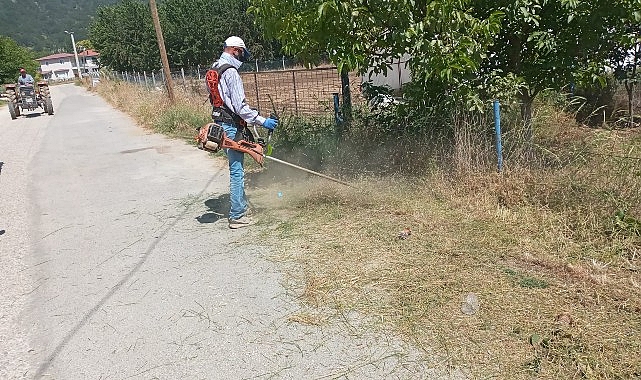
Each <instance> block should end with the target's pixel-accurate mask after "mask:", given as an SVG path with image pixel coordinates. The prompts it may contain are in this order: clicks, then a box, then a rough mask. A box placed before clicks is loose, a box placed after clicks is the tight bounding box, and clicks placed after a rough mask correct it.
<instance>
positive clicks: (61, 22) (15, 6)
mask: <svg viewBox="0 0 641 380" xmlns="http://www.w3.org/2000/svg"><path fill="white" fill-rule="evenodd" d="M118 1H119V0H46V1H18V0H0V9H1V10H2V12H0V35H3V36H8V37H11V38H12V39H14V40H15V41H16V42H18V44H20V45H23V46H26V47H29V48H32V49H33V50H35V51H37V52H45V53H48V52H55V51H58V50H59V49H62V50H67V51H70V50H71V39H70V38H69V35H67V34H65V32H64V31H65V30H69V31H73V32H74V35H75V38H76V40H77V41H78V40H82V39H85V38H87V34H88V30H87V27H88V25H89V23H90V22H91V20H92V19H93V16H94V15H95V13H96V9H98V7H99V6H101V5H110V4H114V3H117V2H118Z"/></svg>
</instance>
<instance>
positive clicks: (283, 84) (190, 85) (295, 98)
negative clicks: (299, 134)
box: [103, 60, 364, 116]
mask: <svg viewBox="0 0 641 380" xmlns="http://www.w3.org/2000/svg"><path fill="white" fill-rule="evenodd" d="M245 66H247V67H245ZM208 69H209V68H208V67H202V66H198V67H193V68H188V69H180V70H174V71H172V72H171V77H172V82H173V84H174V87H176V86H179V87H181V88H182V89H183V90H184V91H185V92H186V93H188V94H191V95H196V96H202V97H203V98H206V97H207V95H208V92H207V89H206V86H205V74H206V72H207V70H208ZM242 69H243V70H240V72H239V73H240V76H241V78H242V80H243V84H244V88H245V98H246V99H247V103H248V104H249V105H250V106H252V107H255V108H257V109H259V110H260V109H262V110H275V111H277V112H278V113H280V114H289V115H295V116H304V115H321V114H327V113H330V112H331V113H333V112H334V111H335V106H334V97H335V95H338V96H339V97H340V98H341V99H342V98H343V96H344V95H345V92H346V91H349V94H350V96H351V102H352V104H355V103H358V102H362V101H364V100H363V96H362V94H361V91H360V88H361V80H362V78H361V77H360V76H359V75H357V74H356V73H350V75H349V86H343V84H342V82H341V77H340V75H339V73H338V70H337V69H336V67H333V66H326V67H316V68H313V69H306V68H301V67H293V65H292V64H291V62H290V61H286V60H282V61H270V62H262V63H259V62H254V64H251V63H249V64H245V65H243V66H242ZM103 75H104V76H106V77H107V78H108V79H111V80H118V81H125V82H129V83H135V84H137V85H140V86H145V87H146V88H147V89H148V90H149V91H160V90H163V89H164V88H165V76H164V73H163V71H161V70H160V71H151V72H146V71H143V72H133V73H132V72H126V71H122V72H116V71H111V72H103ZM263 112H265V111H263Z"/></svg>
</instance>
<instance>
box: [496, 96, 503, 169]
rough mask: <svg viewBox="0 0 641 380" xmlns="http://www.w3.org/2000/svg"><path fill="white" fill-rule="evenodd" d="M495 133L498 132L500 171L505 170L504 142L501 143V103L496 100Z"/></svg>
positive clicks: (498, 162)
mask: <svg viewBox="0 0 641 380" xmlns="http://www.w3.org/2000/svg"><path fill="white" fill-rule="evenodd" d="M494 133H495V134H496V156H497V168H498V171H499V173H500V172H501V171H503V144H502V143H501V103H499V101H498V100H495V101H494Z"/></svg>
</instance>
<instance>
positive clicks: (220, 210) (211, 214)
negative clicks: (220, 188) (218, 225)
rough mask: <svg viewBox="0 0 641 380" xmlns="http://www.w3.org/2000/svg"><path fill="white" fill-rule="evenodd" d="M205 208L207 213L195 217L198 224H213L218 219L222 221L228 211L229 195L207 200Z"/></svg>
mask: <svg viewBox="0 0 641 380" xmlns="http://www.w3.org/2000/svg"><path fill="white" fill-rule="evenodd" d="M205 206H207V208H208V210H207V211H208V212H206V213H204V214H202V215H201V216H198V217H196V220H197V221H199V222H200V223H215V222H216V221H218V220H220V219H224V218H225V215H227V212H228V211H229V207H230V203H229V194H221V195H220V196H218V198H212V199H207V200H206V201H205Z"/></svg>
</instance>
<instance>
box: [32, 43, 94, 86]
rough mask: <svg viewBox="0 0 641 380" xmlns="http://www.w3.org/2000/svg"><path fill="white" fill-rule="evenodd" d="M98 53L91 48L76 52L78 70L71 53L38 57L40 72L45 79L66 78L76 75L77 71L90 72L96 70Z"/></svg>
mask: <svg viewBox="0 0 641 380" xmlns="http://www.w3.org/2000/svg"><path fill="white" fill-rule="evenodd" d="M99 56H100V54H98V53H97V52H95V51H93V50H85V51H83V52H80V53H78V61H79V63H80V70H78V67H76V57H75V56H74V55H73V54H72V53H58V54H52V55H48V56H46V57H42V58H38V59H36V61H38V62H40V73H41V74H42V77H43V78H44V79H45V80H66V79H73V78H75V77H78V73H79V72H80V73H82V74H84V73H88V74H92V73H94V72H97V71H98V68H99V63H98V57H99Z"/></svg>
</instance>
